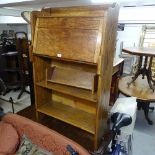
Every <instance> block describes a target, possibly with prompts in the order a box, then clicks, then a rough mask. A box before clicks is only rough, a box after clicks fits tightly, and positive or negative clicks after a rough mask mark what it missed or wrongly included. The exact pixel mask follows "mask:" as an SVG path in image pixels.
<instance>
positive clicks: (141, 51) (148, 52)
mask: <svg viewBox="0 0 155 155" xmlns="http://www.w3.org/2000/svg"><path fill="white" fill-rule="evenodd" d="M122 50H123V52H126V53H129V54H133V55H139V56H155V48H145V47H138V48H136V47H127V48H123V49H122Z"/></svg>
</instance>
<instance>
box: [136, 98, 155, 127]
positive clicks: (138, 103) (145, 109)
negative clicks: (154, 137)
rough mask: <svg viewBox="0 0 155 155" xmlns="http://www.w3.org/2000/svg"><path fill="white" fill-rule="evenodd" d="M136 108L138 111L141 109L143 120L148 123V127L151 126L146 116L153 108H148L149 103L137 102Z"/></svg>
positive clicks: (151, 122)
mask: <svg viewBox="0 0 155 155" xmlns="http://www.w3.org/2000/svg"><path fill="white" fill-rule="evenodd" d="M137 106H138V110H140V109H141V108H142V109H143V111H144V115H145V118H146V120H147V122H148V124H149V125H152V124H153V121H151V120H150V118H149V116H148V113H149V109H151V110H154V108H153V107H150V102H144V101H139V100H138V101H137Z"/></svg>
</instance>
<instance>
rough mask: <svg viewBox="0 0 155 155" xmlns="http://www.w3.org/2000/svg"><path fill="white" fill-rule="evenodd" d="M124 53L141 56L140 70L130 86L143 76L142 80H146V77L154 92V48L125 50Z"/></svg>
mask: <svg viewBox="0 0 155 155" xmlns="http://www.w3.org/2000/svg"><path fill="white" fill-rule="evenodd" d="M123 52H126V53H129V54H132V55H137V56H139V57H140V58H139V62H138V69H137V72H136V73H135V75H134V76H133V77H132V80H131V81H130V82H128V85H130V84H131V83H132V82H134V81H135V80H136V79H137V78H138V76H139V75H142V78H143V79H144V76H145V75H146V77H147V81H148V84H149V86H150V88H151V89H152V90H153V91H154V89H155V88H154V86H155V80H153V78H152V71H151V66H152V59H153V57H154V56H155V49H152V48H144V47H138V48H135V47H134V48H133V47H129V48H123Z"/></svg>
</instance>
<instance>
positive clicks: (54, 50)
mask: <svg viewBox="0 0 155 155" xmlns="http://www.w3.org/2000/svg"><path fill="white" fill-rule="evenodd" d="M48 19H49V20H51V21H52V22H50V23H54V22H55V18H54V19H53V18H48ZM74 19H75V18H74ZM80 19H81V18H80ZM49 20H47V18H44V23H45V25H43V24H41V27H39V25H40V19H37V23H36V31H35V42H34V46H33V52H34V53H38V54H44V55H49V56H54V57H58V58H60V59H61V58H65V59H71V60H78V61H86V62H94V61H96V60H97V58H96V56H95V52H97V53H99V52H98V51H99V50H98V49H97V50H96V44H99V45H98V46H100V44H101V41H99V40H101V39H99V38H100V37H99V38H98V35H99V24H100V20H99V19H98V20H97V19H96V20H94V19H93V20H90V19H89V20H88V19H87V18H85V19H83V20H82V21H81V20H80V22H81V23H82V22H84V21H85V23H88V25H86V24H83V25H84V26H83V25H82V24H80V25H81V28H77V26H78V25H77V23H78V21H79V19H78V18H77V19H76V20H74V21H72V22H74V23H73V26H70V24H69V21H66V19H63V20H64V22H65V21H66V23H65V24H66V26H64V27H63V25H64V22H62V20H57V23H56V26H54V27H52V26H48V25H49V24H48V23H49ZM87 20H88V21H87ZM90 21H91V22H93V23H92V25H93V24H95V25H97V29H90V25H89V23H90ZM96 22H97V23H96ZM46 23H47V24H46ZM46 25H47V26H46ZM43 26H45V27H43ZM67 26H68V27H67ZM97 39H98V40H97ZM44 40H46V42H44ZM97 41H98V42H97ZM72 53H74V55H73V54H72ZM97 55H98V54H97ZM94 57H95V58H94ZM94 59H95V60H94Z"/></svg>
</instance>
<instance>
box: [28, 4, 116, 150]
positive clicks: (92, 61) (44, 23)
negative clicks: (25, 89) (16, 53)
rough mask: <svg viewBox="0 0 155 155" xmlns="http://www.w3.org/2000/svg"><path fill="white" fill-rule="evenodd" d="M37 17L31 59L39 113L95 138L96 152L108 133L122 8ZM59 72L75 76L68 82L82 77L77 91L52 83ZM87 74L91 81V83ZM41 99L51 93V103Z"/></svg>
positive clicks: (46, 13) (51, 11) (89, 8)
mask: <svg viewBox="0 0 155 155" xmlns="http://www.w3.org/2000/svg"><path fill="white" fill-rule="evenodd" d="M32 14H33V13H32ZM34 16H35V18H34V17H33V18H32V20H34V21H32V22H31V23H34V25H32V29H33V30H35V32H34V33H33V37H32V38H33V45H32V47H33V51H32V52H33V54H32V55H33V66H34V73H35V75H34V80H35V96H36V98H39V99H37V100H36V107H37V113H41V114H46V115H49V116H52V117H55V118H57V119H59V120H61V121H64V122H66V123H69V124H71V125H73V126H76V127H78V128H81V129H83V130H85V131H87V132H90V133H93V135H92V136H93V141H94V148H96V149H97V147H98V146H99V144H100V141H101V138H102V137H103V135H104V134H106V131H107V129H108V124H107V120H108V109H109V97H110V86H111V77H112V72H113V55H114V51H115V41H116V30H117V20H118V19H117V18H118V6H117V5H100V6H99V5H98V6H84V7H69V8H49V9H43V10H42V11H39V12H35V15H34ZM54 66H55V67H56V68H57V67H58V68H63V69H64V71H63V74H62V75H61V77H62V79H63V78H64V79H67V78H68V77H67V73H65V69H66V70H67V69H68V70H71V69H72V70H75V75H73V74H74V73H73V72H72V73H71V74H70V73H68V76H72V75H73V77H74V76H76V74H77V73H78V75H81V77H79V78H78V80H75V81H74V85H75V86H76V87H75V86H74V85H73V84H71V82H65V85H64V84H60V83H59V84H58V83H54V82H47V77H46V76H45V75H46V70H47V68H49V67H54ZM61 73H62V72H61ZM85 73H88V74H89V75H91V76H88V78H87V76H85V75H84V74H85ZM51 75H52V74H51ZM92 75H93V76H92ZM59 76H60V74H59ZM63 76H64V77H63ZM51 77H52V76H51ZM66 77H67V78H66ZM89 77H91V78H89ZM92 77H93V78H92ZM58 78H60V77H57V78H55V79H58ZM76 78H77V77H76ZM64 79H63V80H64ZM80 80H81V82H80ZM58 81H61V80H58ZM67 81H69V80H68V79H67ZM77 81H78V83H77ZM83 82H84V83H85V82H86V83H88V84H89V86H90V83H91V86H92V87H91V89H90V87H89V90H86V89H83V88H82V87H81V85H83V84H82V83H83ZM66 84H67V85H66ZM84 88H87V89H88V87H85V86H84ZM44 90H46V91H44ZM40 93H42V94H44V93H46V95H45V96H46V98H47V99H46V100H45V99H44V98H43V97H42V96H39V94H40ZM93 93H94V94H93ZM38 102H40V103H38ZM38 105H39V106H38ZM68 109H69V111H68Z"/></svg>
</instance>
